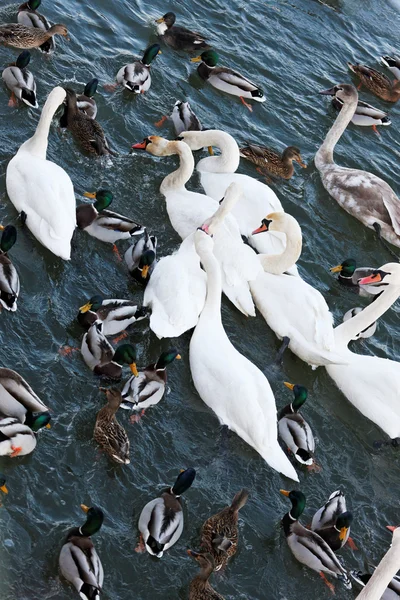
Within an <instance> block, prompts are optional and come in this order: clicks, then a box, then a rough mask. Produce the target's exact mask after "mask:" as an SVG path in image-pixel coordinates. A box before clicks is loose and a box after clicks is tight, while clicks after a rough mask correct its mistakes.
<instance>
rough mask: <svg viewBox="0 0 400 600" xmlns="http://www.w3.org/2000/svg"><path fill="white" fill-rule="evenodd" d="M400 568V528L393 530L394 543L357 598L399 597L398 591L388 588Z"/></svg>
mask: <svg viewBox="0 0 400 600" xmlns="http://www.w3.org/2000/svg"><path fill="white" fill-rule="evenodd" d="M399 569H400V528H399V527H396V528H395V529H394V531H393V539H392V545H391V547H390V548H389V550H388V551H387V552H386V554H385V556H384V557H383V558H382V560H381V562H380V563H379V565H378V566H377V568H376V570H375V571H374V573H373V575H372V577H371V579H370V580H369V581H368V583H367V584H366V586H365V587H364V589H363V590H362V591H361V593H360V594H358V596H357V600H381V599H384V600H389V599H394V598H398V593H396V592H392V593H391V594H390V590H386V588H387V586H388V585H389V583H390V582H391V580H392V578H393V577H394V576H395V575H396V573H397V571H398V570H399Z"/></svg>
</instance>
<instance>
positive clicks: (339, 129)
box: [315, 96, 358, 169]
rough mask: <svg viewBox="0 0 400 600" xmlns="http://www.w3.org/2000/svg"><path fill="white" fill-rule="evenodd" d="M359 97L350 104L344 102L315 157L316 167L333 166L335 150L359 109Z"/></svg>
mask: <svg viewBox="0 0 400 600" xmlns="http://www.w3.org/2000/svg"><path fill="white" fill-rule="evenodd" d="M357 103H358V96H355V97H354V98H352V99H351V100H350V102H344V104H343V106H342V108H341V110H340V113H339V114H338V116H337V118H336V121H335V122H334V124H333V125H332V127H331V128H330V130H329V131H328V133H327V136H326V138H325V139H324V141H323V144H322V146H321V147H320V148H319V150H318V152H317V154H316V155H315V166H316V167H317V169H321V168H323V167H324V166H326V165H330V164H333V162H334V161H333V150H334V148H335V146H336V144H337V143H338V141H339V140H340V138H341V137H342V135H343V132H344V130H345V129H346V127H347V125H348V124H349V123H350V121H351V119H352V118H353V115H354V113H355V110H356V108H357Z"/></svg>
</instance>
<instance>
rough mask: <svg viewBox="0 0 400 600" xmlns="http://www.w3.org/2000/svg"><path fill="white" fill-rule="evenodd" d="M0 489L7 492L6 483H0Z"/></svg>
mask: <svg viewBox="0 0 400 600" xmlns="http://www.w3.org/2000/svg"><path fill="white" fill-rule="evenodd" d="M0 490H1V491H2V492H3V493H4V494H8V489H7V487H6V484H4V485H2V486H1V487H0Z"/></svg>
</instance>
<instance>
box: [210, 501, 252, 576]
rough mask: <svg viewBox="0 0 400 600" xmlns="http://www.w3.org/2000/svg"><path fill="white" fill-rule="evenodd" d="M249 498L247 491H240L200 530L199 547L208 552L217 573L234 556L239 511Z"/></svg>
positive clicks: (237, 534) (237, 539) (237, 537)
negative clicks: (230, 502) (229, 503)
mask: <svg viewBox="0 0 400 600" xmlns="http://www.w3.org/2000/svg"><path fill="white" fill-rule="evenodd" d="M248 497H249V492H248V491H247V490H240V492H238V493H237V494H236V495H235V497H234V499H233V500H232V504H231V505H230V506H226V507H225V508H223V509H222V510H221V511H220V512H219V513H217V514H216V515H213V516H212V517H210V518H209V519H207V521H205V523H204V524H203V527H202V529H201V541H200V546H201V550H202V552H208V553H209V554H211V556H212V557H213V559H214V565H215V566H214V569H215V571H219V570H220V569H221V568H223V567H225V566H226V565H227V563H228V560H229V559H230V558H231V557H232V556H234V555H235V554H236V551H237V547H238V543H239V530H238V519H239V510H240V509H241V508H243V506H244V505H245V504H246V502H247V499H248Z"/></svg>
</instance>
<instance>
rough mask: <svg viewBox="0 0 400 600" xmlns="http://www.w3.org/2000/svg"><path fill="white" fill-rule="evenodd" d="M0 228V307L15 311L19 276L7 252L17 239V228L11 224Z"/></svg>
mask: <svg viewBox="0 0 400 600" xmlns="http://www.w3.org/2000/svg"><path fill="white" fill-rule="evenodd" d="M0 229H3V233H2V236H1V241H0V307H1V306H2V307H3V308H5V309H6V310H9V311H11V312H15V311H16V310H17V300H18V296H19V289H20V285H19V277H18V273H17V270H16V268H15V267H14V265H13V264H12V262H11V260H10V259H9V258H8V254H7V253H8V252H9V250H11V248H12V247H13V246H14V244H15V242H16V241H17V230H16V229H15V227H14V226H13V225H7V227H3V226H0Z"/></svg>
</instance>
